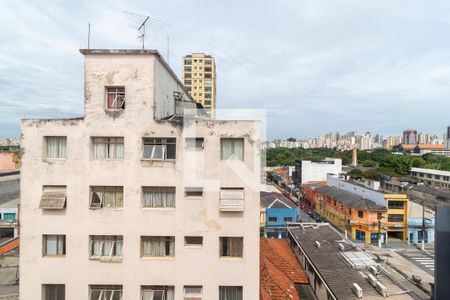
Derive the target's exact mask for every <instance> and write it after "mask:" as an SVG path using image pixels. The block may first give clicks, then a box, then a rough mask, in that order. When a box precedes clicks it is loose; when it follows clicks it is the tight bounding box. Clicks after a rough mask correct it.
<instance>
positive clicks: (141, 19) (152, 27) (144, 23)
mask: <svg viewBox="0 0 450 300" xmlns="http://www.w3.org/2000/svg"><path fill="white" fill-rule="evenodd" d="M123 13H124V14H125V15H126V16H127V17H128V19H129V20H130V21H131V22H132V23H133V27H134V28H135V29H136V30H137V31H138V39H139V40H140V41H141V43H142V49H145V37H146V36H147V35H150V32H155V31H162V30H165V29H166V28H167V27H170V25H169V24H167V23H164V22H162V21H160V20H158V19H156V18H153V17H150V16H145V15H140V14H136V13H133V12H130V11H124V12H123Z"/></svg>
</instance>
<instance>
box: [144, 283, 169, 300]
mask: <svg viewBox="0 0 450 300" xmlns="http://www.w3.org/2000/svg"><path fill="white" fill-rule="evenodd" d="M141 295H142V296H141V300H174V299H175V288H174V287H173V286H157V285H144V286H141Z"/></svg>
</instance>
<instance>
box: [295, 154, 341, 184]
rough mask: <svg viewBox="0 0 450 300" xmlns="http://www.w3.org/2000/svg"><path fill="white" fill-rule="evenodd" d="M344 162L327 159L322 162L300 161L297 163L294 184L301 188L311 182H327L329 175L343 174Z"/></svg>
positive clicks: (338, 159)
mask: <svg viewBox="0 0 450 300" xmlns="http://www.w3.org/2000/svg"><path fill="white" fill-rule="evenodd" d="M341 173H342V160H341V159H340V158H337V159H334V158H326V159H325V160H323V161H320V162H312V161H309V160H299V161H296V162H295V171H294V174H293V176H292V177H293V178H292V179H293V181H294V184H296V185H297V186H301V185H302V184H303V183H306V182H310V181H325V180H327V174H336V175H338V174H341Z"/></svg>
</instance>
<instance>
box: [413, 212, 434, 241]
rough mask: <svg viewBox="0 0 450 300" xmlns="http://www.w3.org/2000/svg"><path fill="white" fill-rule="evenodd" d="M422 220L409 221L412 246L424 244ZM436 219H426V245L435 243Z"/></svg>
mask: <svg viewBox="0 0 450 300" xmlns="http://www.w3.org/2000/svg"><path fill="white" fill-rule="evenodd" d="M422 226H423V224H422V218H409V219H408V237H409V242H410V243H412V244H420V243H422V235H423V234H422ZM434 226H435V224H434V217H433V218H425V235H424V236H423V238H424V242H425V244H433V243H434Z"/></svg>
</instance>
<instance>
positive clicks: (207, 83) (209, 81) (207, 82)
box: [205, 79, 212, 87]
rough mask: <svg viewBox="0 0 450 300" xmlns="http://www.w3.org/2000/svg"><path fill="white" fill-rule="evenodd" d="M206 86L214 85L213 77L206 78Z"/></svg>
mask: <svg viewBox="0 0 450 300" xmlns="http://www.w3.org/2000/svg"><path fill="white" fill-rule="evenodd" d="M205 87H212V80H211V79H205Z"/></svg>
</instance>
